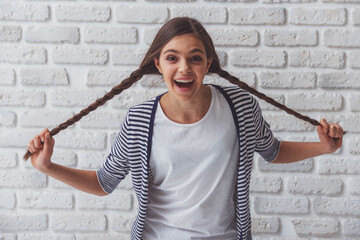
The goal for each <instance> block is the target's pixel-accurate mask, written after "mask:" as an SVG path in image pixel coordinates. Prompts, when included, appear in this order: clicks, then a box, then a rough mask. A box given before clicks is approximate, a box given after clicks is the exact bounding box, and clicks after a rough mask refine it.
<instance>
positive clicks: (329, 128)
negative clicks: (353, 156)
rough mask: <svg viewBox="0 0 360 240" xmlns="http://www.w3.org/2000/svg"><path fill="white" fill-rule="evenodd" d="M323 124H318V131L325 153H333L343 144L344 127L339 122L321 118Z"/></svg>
mask: <svg viewBox="0 0 360 240" xmlns="http://www.w3.org/2000/svg"><path fill="white" fill-rule="evenodd" d="M320 124H321V125H322V126H317V127H316V128H317V133H318V135H319V139H320V142H321V143H322V145H323V150H324V153H333V152H335V151H336V150H337V149H339V148H340V147H341V145H342V137H343V132H344V131H343V129H342V127H341V126H340V125H339V124H337V123H328V122H326V120H325V119H321V120H320Z"/></svg>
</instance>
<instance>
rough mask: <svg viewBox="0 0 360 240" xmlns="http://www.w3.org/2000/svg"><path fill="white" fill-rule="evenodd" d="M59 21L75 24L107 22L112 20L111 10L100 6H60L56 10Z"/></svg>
mask: <svg viewBox="0 0 360 240" xmlns="http://www.w3.org/2000/svg"><path fill="white" fill-rule="evenodd" d="M55 17H56V20H58V21H61V22H62V21H74V22H107V21H109V19H110V8H109V7H106V6H99V5H81V4H76V5H63V4H62V5H58V6H56V8H55Z"/></svg>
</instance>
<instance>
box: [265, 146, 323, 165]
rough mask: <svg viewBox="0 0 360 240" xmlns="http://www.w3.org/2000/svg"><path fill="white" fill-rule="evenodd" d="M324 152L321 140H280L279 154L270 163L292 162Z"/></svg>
mask: <svg viewBox="0 0 360 240" xmlns="http://www.w3.org/2000/svg"><path fill="white" fill-rule="evenodd" d="M325 153H326V152H325V151H324V147H323V146H322V144H321V142H287V141H282V142H281V145H280V150H279V154H278V156H277V158H276V159H275V160H274V161H272V163H292V162H297V161H300V160H304V159H307V158H312V157H316V156H319V155H322V154H325Z"/></svg>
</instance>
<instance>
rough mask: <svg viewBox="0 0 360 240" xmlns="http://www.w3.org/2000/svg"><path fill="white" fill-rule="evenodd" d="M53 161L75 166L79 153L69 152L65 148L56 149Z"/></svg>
mask: <svg viewBox="0 0 360 240" xmlns="http://www.w3.org/2000/svg"><path fill="white" fill-rule="evenodd" d="M51 161H52V162H54V163H58V164H61V165H63V166H68V167H75V166H76V163H77V155H76V154H75V153H74V152H67V151H64V150H63V149H61V150H58V149H54V153H53V155H52V157H51Z"/></svg>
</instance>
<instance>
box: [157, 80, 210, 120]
mask: <svg viewBox="0 0 360 240" xmlns="http://www.w3.org/2000/svg"><path fill="white" fill-rule="evenodd" d="M210 103H211V89H210V87H209V86H204V87H203V88H202V89H201V91H200V92H199V94H198V97H196V99H192V100H189V101H179V100H177V99H175V98H174V97H172V96H171V95H170V94H169V93H166V94H164V96H162V97H161V99H160V105H161V108H162V110H163V112H164V113H165V115H166V116H167V117H168V118H169V119H170V120H172V121H174V122H177V123H182V124H190V123H195V122H197V121H199V120H201V119H202V118H203V117H204V116H205V114H206V113H207V111H208V109H209V107H210Z"/></svg>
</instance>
